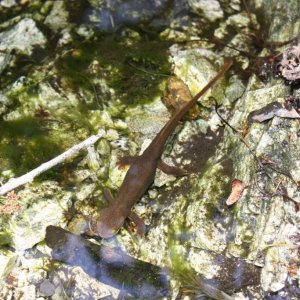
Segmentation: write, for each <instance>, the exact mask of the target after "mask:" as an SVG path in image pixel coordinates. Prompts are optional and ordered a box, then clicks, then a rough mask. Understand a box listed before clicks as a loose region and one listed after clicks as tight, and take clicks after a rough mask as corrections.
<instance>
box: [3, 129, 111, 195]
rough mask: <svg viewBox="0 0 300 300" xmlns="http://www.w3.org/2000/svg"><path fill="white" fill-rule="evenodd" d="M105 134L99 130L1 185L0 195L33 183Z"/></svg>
mask: <svg viewBox="0 0 300 300" xmlns="http://www.w3.org/2000/svg"><path fill="white" fill-rule="evenodd" d="M104 134H105V131H104V130H103V129H100V130H99V131H98V133H97V134H96V135H92V136H90V137H89V138H87V139H86V140H84V141H83V142H81V143H79V144H77V145H75V146H73V147H72V148H70V149H68V150H67V151H65V152H64V153H62V154H60V155H58V156H57V157H55V158H53V159H51V160H49V161H47V162H45V163H43V164H41V165H40V166H39V167H37V168H36V169H33V170H32V171H30V172H28V173H27V174H24V175H22V176H20V177H18V178H11V179H10V180H9V181H8V182H7V183H5V184H4V185H2V186H1V187H0V195H4V194H6V193H7V192H10V191H12V190H13V189H15V188H17V187H19V186H21V185H24V184H26V183H29V182H31V181H33V179H34V178H35V177H36V176H38V175H40V174H41V173H43V172H45V171H47V170H49V169H51V168H52V167H54V166H56V165H58V164H60V163H62V162H63V161H65V160H66V159H68V158H70V157H72V156H73V155H74V154H76V153H78V152H79V151H80V150H82V149H85V148H88V147H89V146H92V145H93V144H95V143H96V142H97V141H98V140H99V139H100V138H101V137H103V135H104Z"/></svg>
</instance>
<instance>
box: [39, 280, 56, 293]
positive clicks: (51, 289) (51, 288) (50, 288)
mask: <svg viewBox="0 0 300 300" xmlns="http://www.w3.org/2000/svg"><path fill="white" fill-rule="evenodd" d="M39 291H40V293H41V295H42V296H44V297H50V296H52V295H53V294H54V293H55V285H54V284H53V283H52V282H51V281H50V280H49V279H45V280H44V281H43V282H42V283H41V284H40V287H39Z"/></svg>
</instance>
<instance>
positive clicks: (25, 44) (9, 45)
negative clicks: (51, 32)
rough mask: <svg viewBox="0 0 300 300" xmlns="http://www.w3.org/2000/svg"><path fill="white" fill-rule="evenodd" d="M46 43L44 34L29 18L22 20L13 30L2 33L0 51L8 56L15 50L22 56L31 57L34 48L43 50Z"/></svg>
mask: <svg viewBox="0 0 300 300" xmlns="http://www.w3.org/2000/svg"><path fill="white" fill-rule="evenodd" d="M46 42H47V40H46V38H45V36H44V34H43V33H42V32H41V31H40V30H39V29H38V27H37V26H36V23H35V22H34V21H33V20H32V19H29V18H25V19H23V20H21V21H20V22H19V23H17V24H16V25H15V26H14V27H13V28H11V29H9V30H7V31H4V32H1V33H0V51H1V52H4V53H7V54H8V53H10V52H11V51H12V50H15V51H17V52H18V53H21V54H26V55H31V54H32V52H33V49H34V47H40V48H43V47H45V45H46Z"/></svg>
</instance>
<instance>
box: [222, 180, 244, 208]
mask: <svg viewBox="0 0 300 300" xmlns="http://www.w3.org/2000/svg"><path fill="white" fill-rule="evenodd" d="M245 187H246V185H245V184H244V182H243V181H241V180H239V179H234V180H233V181H232V183H231V194H230V195H229V197H228V198H227V200H226V204H227V205H232V204H234V203H235V202H237V201H238V200H239V199H240V197H241V195H242V192H243V190H244V189H245Z"/></svg>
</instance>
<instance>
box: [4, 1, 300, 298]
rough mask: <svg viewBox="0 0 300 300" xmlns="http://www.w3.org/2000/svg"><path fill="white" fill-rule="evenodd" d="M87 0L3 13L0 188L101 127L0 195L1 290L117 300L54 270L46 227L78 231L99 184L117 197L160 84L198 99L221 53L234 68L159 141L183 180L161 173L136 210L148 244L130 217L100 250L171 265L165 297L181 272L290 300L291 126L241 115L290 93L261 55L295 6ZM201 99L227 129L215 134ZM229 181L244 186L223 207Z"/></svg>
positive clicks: (12, 6) (299, 169)
mask: <svg viewBox="0 0 300 300" xmlns="http://www.w3.org/2000/svg"><path fill="white" fill-rule="evenodd" d="M88 2H89V3H90V5H87V3H88ZM88 2H87V1H85V4H84V5H83V4H82V3H81V1H78V2H72V5H70V2H69V1H55V2H52V1H46V2H44V1H38V0H37V1H33V2H30V1H29V2H28V1H21V2H20V3H19V2H17V1H8V0H6V1H1V4H0V6H2V8H3V10H5V16H4V15H3V13H2V12H1V11H0V17H3V22H2V21H1V22H2V23H1V24H0V72H1V78H0V114H1V124H0V135H1V145H0V181H1V184H3V183H5V182H6V181H8V180H9V179H10V178H12V177H17V176H20V175H22V174H24V173H26V172H28V171H30V170H31V169H33V168H35V167H37V166H39V165H40V164H42V163H43V162H45V161H47V160H49V159H51V158H53V157H55V156H56V155H58V154H60V153H61V152H63V151H65V150H66V149H68V148H70V147H71V146H73V145H74V144H77V143H79V142H80V141H82V140H83V139H85V138H87V137H88V136H90V135H92V134H94V133H95V132H97V131H98V130H99V128H105V132H106V135H105V136H104V137H103V138H102V139H101V140H100V141H99V143H98V144H96V145H95V146H92V147H90V148H89V149H87V151H83V152H82V153H80V154H79V155H77V156H76V157H73V158H72V159H70V160H68V161H67V162H65V164H64V165H62V166H58V167H56V168H55V169H53V170H50V171H48V172H47V173H45V174H43V175H41V176H40V177H38V178H36V179H35V180H34V182H32V183H29V184H27V185H26V186H24V187H20V188H19V189H17V190H15V191H12V192H10V193H8V194H7V195H4V196H3V197H1V199H0V201H1V204H0V244H1V247H2V248H1V251H0V252H1V253H0V275H1V277H2V278H3V280H4V281H3V283H1V284H0V290H1V292H0V297H1V298H3V299H13V298H18V299H41V300H42V299H45V298H46V297H49V298H50V299H65V298H67V297H69V298H72V299H94V298H97V299H102V298H105V297H108V296H109V295H112V297H113V298H116V297H117V295H118V293H119V291H116V290H114V289H113V288H111V287H108V286H104V285H102V284H100V283H99V282H97V281H96V280H95V279H92V278H90V277H89V276H88V275H87V274H85V273H84V272H83V271H82V270H81V269H79V268H72V267H69V266H65V265H63V266H58V265H57V264H56V263H54V262H52V261H50V253H49V252H50V249H49V248H47V247H46V246H45V245H44V241H43V240H44V236H45V228H46V226H48V225H56V226H62V227H64V228H67V229H68V230H70V231H73V232H74V233H76V234H80V233H82V231H83V230H84V229H85V228H86V226H87V220H88V221H90V220H91V219H92V220H93V221H94V220H96V219H97V218H98V217H99V215H98V212H99V209H100V208H103V207H105V206H106V205H107V203H106V201H105V199H104V196H103V188H104V187H109V188H110V189H111V190H112V192H113V194H114V193H115V192H116V191H117V189H118V188H119V186H120V185H121V183H122V181H123V178H124V176H125V174H126V169H118V168H117V161H118V158H119V157H120V156H126V155H138V154H140V153H141V152H142V151H143V150H144V149H145V148H146V147H147V145H148V144H149V143H150V142H151V140H152V139H153V137H154V136H155V135H156V134H157V133H158V132H159V130H160V129H161V128H162V126H163V125H164V124H165V123H166V122H167V121H168V120H169V118H170V116H171V111H172V109H170V110H169V109H168V108H167V107H166V106H165V104H164V103H163V101H162V96H163V95H164V91H165V85H166V84H167V82H168V79H169V78H170V77H171V76H173V77H172V78H175V79H176V81H177V82H183V83H184V88H185V89H186V87H187V88H188V89H189V91H190V94H191V95H195V94H196V93H197V92H198V91H199V90H200V89H201V88H202V87H203V86H204V85H205V84H206V83H207V82H208V80H209V79H210V78H211V77H212V76H214V75H215V74H216V72H217V71H218V70H219V69H220V68H221V66H222V64H223V62H224V58H225V57H233V58H234V59H235V60H234V66H233V68H232V69H231V70H230V71H229V72H228V73H227V74H226V76H224V78H222V79H221V80H220V81H219V82H218V83H217V84H216V85H215V86H214V87H213V88H212V89H211V90H210V91H209V92H208V93H207V94H206V95H205V97H203V99H201V100H200V101H199V103H198V109H196V110H194V111H193V113H191V114H190V115H189V116H188V117H187V118H185V119H184V120H183V121H182V122H181V123H180V124H179V125H178V127H177V128H176V131H175V133H174V134H172V135H171V137H170V138H169V140H168V141H167V144H166V147H165V152H164V154H163V160H164V161H166V162H168V163H169V164H173V165H179V166H181V167H184V168H185V169H187V170H188V171H189V173H190V174H189V175H188V176H186V177H183V178H175V177H173V176H170V175H166V174H164V173H162V172H161V171H158V172H157V176H156V178H155V182H154V184H153V185H152V186H151V187H150V188H149V190H148V191H147V193H146V194H145V195H144V196H143V197H142V199H141V201H139V203H138V204H136V205H135V206H134V208H133V209H134V211H136V212H137V213H138V214H139V215H140V216H141V217H142V218H143V219H144V220H145V223H146V224H147V233H146V235H145V237H143V238H141V237H138V236H137V235H136V234H135V232H134V231H135V229H134V227H133V226H131V223H129V222H126V224H125V226H124V228H122V229H121V230H120V232H119V234H118V235H117V236H116V237H115V238H114V239H112V240H108V241H101V242H104V243H107V244H109V245H114V246H116V245H118V246H120V247H121V248H122V249H123V250H124V251H125V250H126V251H127V252H128V253H129V254H130V255H131V256H134V257H136V258H138V259H140V260H145V261H148V262H150V263H152V264H155V265H158V266H160V267H167V268H170V269H171V270H172V273H171V278H172V286H173V298H175V297H176V295H177V292H178V289H179V287H180V285H181V284H183V283H186V278H188V282H189V284H190V285H191V286H189V290H191V291H194V292H193V294H192V296H195V295H199V294H200V293H201V288H200V285H199V278H202V279H203V280H204V281H203V282H205V283H213V285H214V286H218V287H219V288H220V289H223V290H224V291H225V292H226V293H228V294H230V295H232V296H233V297H235V298H236V299H263V298H264V297H265V298H266V299H274V297H277V298H278V299H292V300H293V299H299V297H300V291H299V287H298V286H299V280H300V271H299V247H300V245H299V240H300V227H299V218H300V215H299V203H300V192H299V182H300V163H299V159H298V156H299V155H298V153H299V151H300V148H299V147H300V146H299V130H300V128H299V122H298V120H292V119H285V118H280V117H274V118H272V119H270V120H268V121H265V122H263V123H258V122H248V121H249V120H248V115H249V114H250V113H251V112H253V111H255V110H259V109H263V108H264V107H266V106H267V105H268V104H270V103H273V102H279V103H285V102H286V100H285V99H286V97H287V96H288V95H289V96H291V93H293V95H292V96H295V97H297V96H298V97H299V95H300V92H299V89H298V86H297V85H293V86H292V88H291V87H290V86H288V85H286V84H285V82H284V80H283V79H282V78H279V77H278V76H277V77H274V76H273V73H274V69H272V68H271V67H270V65H269V64H268V63H270V59H268V60H264V59H263V58H262V56H264V55H268V54H271V52H270V49H269V48H270V47H269V46H270V42H280V43H283V42H286V41H288V40H289V39H291V38H293V37H295V36H296V35H297V34H298V31H299V30H298V29H299V28H298V27H299V21H298V20H299V15H300V12H299V11H298V6H297V1H275V0H267V1H258V0H257V1H256V0H253V1H248V2H247V4H248V5H247V6H248V8H249V10H248V11H246V7H245V5H244V4H243V2H241V1H238V0H220V1H217V0H214V1H203V0H198V1H188V2H186V1H181V0H178V1H174V3H173V4H170V3H169V1H138V3H136V1H122V2H118V1H113V2H111V1H93V0H90V1H88ZM112 4H113V6H111V5H112ZM114 5H115V6H114ZM128 8H130V9H129V10H128ZM8 11H9V12H10V13H9V14H8V13H7V12H8ZM262 16H263V17H264V18H262ZM1 20H2V19H1ZM257 20H260V21H261V20H264V21H262V22H263V23H262V24H259V23H258V22H257ZM267 24H269V25H268V27H266V26H267ZM260 28H262V29H260ZM264 28H267V29H268V30H264ZM50 32H51V34H54V35H55V38H53V36H52V35H51V34H50ZM104 33H105V34H104ZM267 33H268V36H264V35H266V34H267ZM212 36H214V39H213V40H212V38H211V37H212ZM262 37H263V39H261V38H262ZM263 41H264V42H263ZM277 45H278V43H277ZM288 45H289V44H287V46H281V48H278V50H279V51H282V50H284V48H285V47H288ZM263 48H264V50H263ZM258 56H261V57H260V59H256V58H257V57H258ZM272 59H273V60H274V57H272ZM272 59H271V60H272ZM258 75H260V76H262V75H264V77H263V80H261V79H260V78H259V77H258ZM175 79H174V80H175ZM176 88H178V87H176ZM182 92H184V93H185V94H187V92H186V90H185V91H182ZM169 93H172V91H171V92H170V91H169ZM176 93H179V92H178V91H177V92H176ZM175 98H176V97H175ZM213 99H215V100H216V102H217V103H218V104H220V105H222V107H220V108H219V110H218V111H219V113H220V114H221V115H222V116H223V118H224V119H225V120H226V121H227V123H228V124H230V126H232V127H233V128H234V129H235V130H236V131H234V130H232V128H230V127H229V126H228V124H227V125H226V126H223V125H224V120H221V119H220V117H219V116H218V114H217V113H216V110H215V106H214V105H215V101H213ZM172 101H173V100H172ZM172 101H171V102H172ZM174 107H176V103H175V104H174ZM195 114H196V116H195ZM234 179H239V180H241V181H242V182H243V183H244V184H245V185H246V188H245V190H244V191H243V193H242V194H241V197H240V199H239V200H238V201H237V202H236V203H235V204H234V205H233V206H230V207H228V206H227V205H226V199H227V197H228V196H229V194H230V188H231V182H232V181H233V180H234ZM100 217H101V216H100ZM158 245H159V247H158ZM178 261H179V262H180V261H184V263H185V264H186V265H187V269H186V270H184V274H182V273H183V271H182V270H183V269H182V268H180V266H179V265H180V264H178ZM195 274H196V275H195ZM232 274H236V275H235V276H236V277H235V278H233V277H232ZM183 275H186V278H185V280H183V281H182V278H183ZM189 276H190V277H189ZM199 276H201V277H199ZM202 279H201V280H202ZM251 279H252V280H251ZM236 291H237V293H236ZM24 295H25V296H24ZM268 297H269V298H268ZM272 297H273V298H272ZM277 298H276V299H277Z"/></svg>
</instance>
